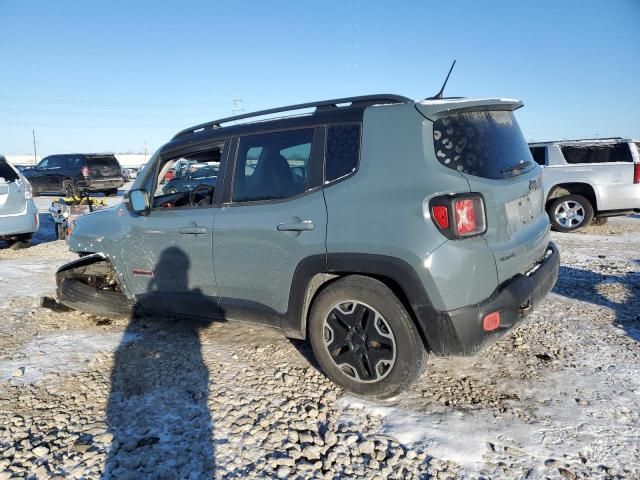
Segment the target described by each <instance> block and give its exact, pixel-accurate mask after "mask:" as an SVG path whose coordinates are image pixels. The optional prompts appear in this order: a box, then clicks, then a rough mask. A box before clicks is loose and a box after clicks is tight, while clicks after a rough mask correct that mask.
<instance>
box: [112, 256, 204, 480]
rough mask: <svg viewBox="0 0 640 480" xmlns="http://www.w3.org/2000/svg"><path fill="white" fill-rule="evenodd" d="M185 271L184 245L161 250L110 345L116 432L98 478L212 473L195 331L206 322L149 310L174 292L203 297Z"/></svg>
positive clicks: (175, 476) (196, 332) (161, 307)
mask: <svg viewBox="0 0 640 480" xmlns="http://www.w3.org/2000/svg"><path fill="white" fill-rule="evenodd" d="M188 272H189V259H188V257H187V255H186V254H185V253H184V252H183V251H182V250H181V249H179V248H177V247H169V248H167V249H166V250H164V251H163V252H162V254H161V255H160V257H159V260H158V262H157V264H156V266H155V268H154V271H153V274H152V275H153V276H151V277H150V281H149V283H148V288H147V290H148V293H147V294H146V295H145V296H144V299H143V300H140V301H139V302H138V303H137V304H136V308H135V312H136V313H135V314H134V315H132V317H131V319H130V321H129V324H128V326H127V328H126V331H125V333H124V335H123V337H122V340H121V342H120V345H119V347H118V349H117V351H116V353H115V358H114V364H113V368H112V371H111V391H110V393H109V399H108V403H107V423H108V427H109V430H108V431H109V432H110V433H111V434H113V440H112V443H111V449H110V451H109V453H108V457H107V460H106V464H105V465H104V470H103V475H102V478H103V479H124V478H132V479H133V478H135V479H141V478H149V479H151V478H153V479H178V478H213V476H214V474H215V468H216V465H215V449H214V443H213V424H212V419H211V414H210V411H209V405H208V401H207V400H208V390H209V370H208V368H207V366H206V365H205V363H204V360H203V357H202V352H201V344H200V338H199V331H200V330H201V329H203V328H205V327H206V326H207V325H208V324H207V322H205V321H198V320H187V319H175V318H174V319H172V318H168V317H167V318H163V316H162V315H157V314H150V313H149V312H157V311H158V310H162V309H163V308H164V306H165V305H167V301H168V300H170V299H172V298H175V295H176V294H178V295H191V296H193V297H195V298H198V297H202V294H201V292H200V291H199V290H198V289H190V288H189V274H188Z"/></svg>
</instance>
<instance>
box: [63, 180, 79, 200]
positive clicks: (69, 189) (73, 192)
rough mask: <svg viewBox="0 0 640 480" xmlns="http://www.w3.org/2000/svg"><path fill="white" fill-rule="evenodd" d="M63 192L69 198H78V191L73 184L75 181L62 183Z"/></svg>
mask: <svg viewBox="0 0 640 480" xmlns="http://www.w3.org/2000/svg"><path fill="white" fill-rule="evenodd" d="M62 191H64V194H65V196H67V197H77V196H78V189H77V188H76V186H75V184H74V183H73V180H65V181H64V182H62Z"/></svg>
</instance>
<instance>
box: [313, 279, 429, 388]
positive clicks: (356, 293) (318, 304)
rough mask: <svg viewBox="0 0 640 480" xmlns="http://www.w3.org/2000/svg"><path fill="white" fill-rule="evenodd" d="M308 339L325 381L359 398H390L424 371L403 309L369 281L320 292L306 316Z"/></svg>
mask: <svg viewBox="0 0 640 480" xmlns="http://www.w3.org/2000/svg"><path fill="white" fill-rule="evenodd" d="M309 339H310V342H311V347H312V349H313V352H314V354H315V356H316V359H317V360H318V363H319V364H320V366H321V367H322V369H323V371H324V372H325V374H326V375H327V377H329V378H330V379H331V380H332V381H333V382H334V383H336V384H338V385H340V386H341V387H343V388H344V389H345V390H348V391H349V392H351V393H353V394H354V395H357V396H360V397H365V398H374V399H383V398H389V397H393V396H394V395H397V394H399V393H400V392H402V391H404V390H406V388H407V387H408V386H409V385H411V384H412V383H413V382H414V381H415V380H417V378H418V377H419V376H420V375H421V374H422V372H423V371H424V368H425V366H426V361H427V352H426V350H425V347H424V345H423V344H422V340H421V338H420V334H419V332H418V329H417V328H416V326H415V324H414V323H413V320H412V318H411V316H410V315H409V313H408V312H407V310H406V309H405V307H404V305H403V304H402V302H400V300H399V299H398V298H397V297H396V296H395V295H394V293H393V292H392V291H391V289H389V287H387V286H386V285H385V284H384V283H382V282H380V281H378V280H375V279H373V278H369V277H364V276H359V275H351V276H348V277H344V278H341V279H339V280H336V281H334V282H333V283H331V284H330V285H329V286H327V287H326V288H325V289H323V290H322V291H321V292H320V294H319V295H318V296H317V298H316V299H315V300H314V302H313V305H312V306H311V311H310V313H309Z"/></svg>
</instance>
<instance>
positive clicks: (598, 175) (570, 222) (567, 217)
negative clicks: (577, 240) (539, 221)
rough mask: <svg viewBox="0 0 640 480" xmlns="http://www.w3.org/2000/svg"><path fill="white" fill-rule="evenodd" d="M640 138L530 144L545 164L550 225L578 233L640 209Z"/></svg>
mask: <svg viewBox="0 0 640 480" xmlns="http://www.w3.org/2000/svg"><path fill="white" fill-rule="evenodd" d="M639 145H640V142H638V141H637V140H628V139H623V138H603V139H593V140H563V141H554V142H539V143H531V144H529V147H530V149H531V153H532V155H533V158H534V160H535V161H536V162H537V163H538V164H540V165H542V166H543V170H544V173H543V175H542V178H543V182H542V183H543V185H544V193H545V196H544V198H545V199H546V202H545V204H546V209H547V212H548V214H549V219H550V221H551V225H552V226H553V228H554V229H556V230H558V231H561V232H573V231H576V230H578V229H580V228H583V227H587V226H589V224H590V223H592V221H594V220H595V223H601V222H602V220H603V219H606V218H607V217H613V216H618V215H627V214H628V213H631V212H634V211H635V212H640V147H639Z"/></svg>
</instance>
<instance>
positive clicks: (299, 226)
mask: <svg viewBox="0 0 640 480" xmlns="http://www.w3.org/2000/svg"><path fill="white" fill-rule="evenodd" d="M277 228H278V231H279V232H305V231H308V230H313V229H314V228H316V226H315V225H314V224H313V222H312V221H311V220H303V221H301V222H295V223H280V224H279V225H278V227H277Z"/></svg>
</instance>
